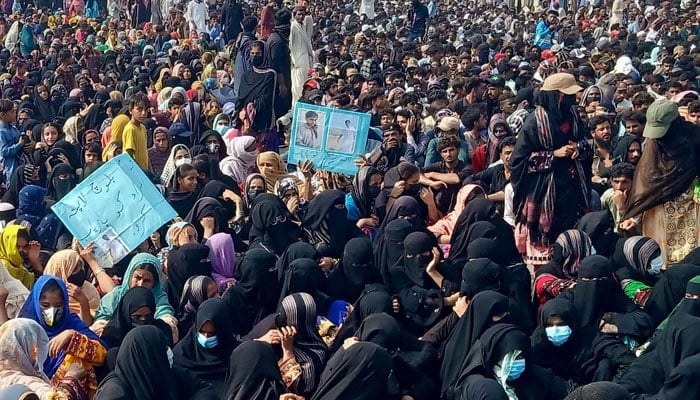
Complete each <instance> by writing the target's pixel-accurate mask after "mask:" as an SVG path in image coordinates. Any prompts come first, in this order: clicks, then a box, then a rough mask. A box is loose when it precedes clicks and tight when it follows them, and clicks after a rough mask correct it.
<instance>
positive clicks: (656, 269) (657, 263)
mask: <svg viewBox="0 0 700 400" xmlns="http://www.w3.org/2000/svg"><path fill="white" fill-rule="evenodd" d="M663 265H664V258H663V257H662V256H658V257H656V258H655V259H653V260H651V262H650V263H649V269H648V270H647V272H649V274H650V275H658V274H660V273H661V267H662V266H663Z"/></svg>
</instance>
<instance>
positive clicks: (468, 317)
mask: <svg viewBox="0 0 700 400" xmlns="http://www.w3.org/2000/svg"><path fill="white" fill-rule="evenodd" d="M509 304H510V300H509V299H508V297H506V296H504V295H502V294H500V293H498V292H494V291H492V290H486V291H483V292H481V293H478V294H476V295H475V296H474V297H473V298H472V299H471V301H470V302H469V306H468V307H467V312H466V313H465V315H464V316H462V318H460V319H459V322H457V325H456V326H455V328H454V330H453V331H452V334H451V335H450V338H449V339H448V341H447V344H446V347H445V352H444V359H443V361H442V369H441V370H440V380H441V381H442V392H441V393H443V394H444V393H445V392H446V391H447V389H448V388H449V387H450V386H451V385H453V384H454V383H456V381H457V379H458V378H459V375H460V372H461V371H462V370H463V369H464V368H465V367H466V366H467V364H466V362H467V359H466V357H467V354H468V353H469V350H470V349H471V347H472V346H473V344H474V343H475V342H476V341H477V339H479V337H480V336H481V334H482V333H484V331H485V330H486V329H488V328H489V327H490V326H492V325H493V324H494V323H495V322H494V321H493V317H494V316H503V315H504V314H505V313H507V312H509Z"/></svg>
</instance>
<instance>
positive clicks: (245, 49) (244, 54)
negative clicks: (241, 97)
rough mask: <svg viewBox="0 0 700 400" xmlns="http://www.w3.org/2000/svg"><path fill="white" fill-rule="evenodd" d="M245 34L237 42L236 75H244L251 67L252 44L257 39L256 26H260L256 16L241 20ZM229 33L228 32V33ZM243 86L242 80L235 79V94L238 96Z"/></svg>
mask: <svg viewBox="0 0 700 400" xmlns="http://www.w3.org/2000/svg"><path fill="white" fill-rule="evenodd" d="M241 27H242V28H243V34H242V35H241V36H240V37H239V38H238V39H237V40H238V41H237V43H236V60H235V62H234V64H233V69H234V71H233V72H234V74H233V76H234V77H239V76H243V74H244V73H245V72H246V71H248V70H250V69H251V67H252V66H251V65H250V45H251V44H253V42H255V41H256V40H257V39H256V37H255V28H257V27H258V19H257V18H256V17H254V16H248V17H245V18H243V21H242V22H241ZM227 35H228V33H227ZM240 87H241V80H240V79H234V80H233V95H234V96H235V97H238V91H239V89H240Z"/></svg>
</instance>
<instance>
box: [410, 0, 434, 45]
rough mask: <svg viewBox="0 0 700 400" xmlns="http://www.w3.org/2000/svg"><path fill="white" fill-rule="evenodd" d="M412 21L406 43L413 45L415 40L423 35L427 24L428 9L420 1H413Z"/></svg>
mask: <svg viewBox="0 0 700 400" xmlns="http://www.w3.org/2000/svg"><path fill="white" fill-rule="evenodd" d="M412 5H413V10H412V12H413V19H412V21H413V22H411V29H410V30H409V32H408V43H413V42H414V41H415V40H416V39H417V38H422V37H423V36H424V35H425V28H426V26H427V24H428V14H429V13H428V7H426V6H425V5H424V4H423V3H421V1H420V0H413V2H412Z"/></svg>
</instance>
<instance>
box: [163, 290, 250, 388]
mask: <svg viewBox="0 0 700 400" xmlns="http://www.w3.org/2000/svg"><path fill="white" fill-rule="evenodd" d="M206 322H211V323H212V324H213V325H214V329H215V331H216V338H217V339H218V344H217V345H216V346H215V347H213V348H211V349H205V348H204V347H202V346H201V345H200V344H199V342H198V341H197V336H198V334H199V331H200V329H201V328H202V325H204V324H205V323H206ZM236 344H237V343H236V341H235V340H234V336H233V325H232V322H231V311H230V310H229V308H228V306H227V305H226V303H224V301H223V300H221V299H218V298H215V299H209V300H207V301H205V302H204V303H202V305H201V306H199V310H198V311H197V319H196V321H195V324H194V325H193V326H192V328H191V329H190V331H189V332H188V333H187V335H186V336H185V337H184V338H182V340H180V342H178V343H177V345H175V348H174V349H173V354H174V356H175V357H174V364H175V365H177V366H180V367H182V368H184V369H186V370H188V371H190V372H191V373H192V374H194V375H195V376H196V377H198V378H200V379H202V380H203V381H206V382H209V383H211V384H212V385H213V386H214V388H215V389H217V392H219V393H221V394H223V391H224V388H223V385H224V381H225V379H226V373H227V371H228V368H229V360H230V358H231V352H233V350H234V348H235V347H236Z"/></svg>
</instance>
